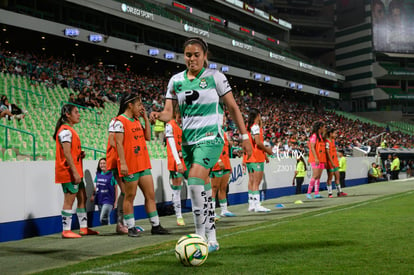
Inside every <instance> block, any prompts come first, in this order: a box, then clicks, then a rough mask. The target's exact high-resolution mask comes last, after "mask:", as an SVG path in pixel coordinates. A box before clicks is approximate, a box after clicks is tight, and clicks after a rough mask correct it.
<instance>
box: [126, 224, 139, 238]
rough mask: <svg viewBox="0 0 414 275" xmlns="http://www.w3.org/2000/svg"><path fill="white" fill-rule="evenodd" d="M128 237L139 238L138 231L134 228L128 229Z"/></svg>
mask: <svg viewBox="0 0 414 275" xmlns="http://www.w3.org/2000/svg"><path fill="white" fill-rule="evenodd" d="M128 237H141V234H139V232H138V230H137V229H136V228H135V226H134V227H132V228H128Z"/></svg>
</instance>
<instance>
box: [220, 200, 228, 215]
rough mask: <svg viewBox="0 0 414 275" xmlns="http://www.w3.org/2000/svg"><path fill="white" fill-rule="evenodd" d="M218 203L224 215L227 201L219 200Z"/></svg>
mask: <svg viewBox="0 0 414 275" xmlns="http://www.w3.org/2000/svg"><path fill="white" fill-rule="evenodd" d="M219 202H220V208H221V213H226V212H227V211H228V210H227V199H224V200H219Z"/></svg>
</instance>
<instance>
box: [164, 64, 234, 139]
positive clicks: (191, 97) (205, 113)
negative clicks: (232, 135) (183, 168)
mask: <svg viewBox="0 0 414 275" xmlns="http://www.w3.org/2000/svg"><path fill="white" fill-rule="evenodd" d="M230 91H231V87H230V84H229V82H228V81H227V78H226V76H225V75H224V74H222V73H221V72H219V71H217V70H211V69H204V68H203V69H202V70H201V72H200V73H199V74H198V75H197V77H196V78H195V79H193V80H188V78H187V70H185V71H183V72H181V73H178V74H175V75H174V76H173V77H172V78H171V79H170V81H169V83H168V88H167V94H166V98H167V99H173V100H177V101H178V105H179V107H180V113H181V118H182V129H183V145H192V144H197V143H199V142H205V141H212V140H215V139H216V138H219V139H220V140H223V130H222V125H223V102H222V100H221V97H222V96H224V95H225V94H227V93H228V92H230Z"/></svg>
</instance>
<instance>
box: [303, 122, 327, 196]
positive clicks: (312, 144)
mask: <svg viewBox="0 0 414 275" xmlns="http://www.w3.org/2000/svg"><path fill="white" fill-rule="evenodd" d="M325 130H326V126H325V124H324V123H323V122H321V121H317V122H315V123H314V124H313V127H312V133H311V137H310V140H309V159H308V162H309V163H310V164H311V167H312V178H311V180H310V182H309V186H308V193H307V194H306V198H308V199H312V195H311V193H312V189H313V187H315V196H314V198H315V199H320V198H323V197H322V196H321V195H320V194H319V183H320V178H321V175H322V171H323V169H325V163H326V150H325V146H326V144H325V140H324V138H323V136H324V133H325Z"/></svg>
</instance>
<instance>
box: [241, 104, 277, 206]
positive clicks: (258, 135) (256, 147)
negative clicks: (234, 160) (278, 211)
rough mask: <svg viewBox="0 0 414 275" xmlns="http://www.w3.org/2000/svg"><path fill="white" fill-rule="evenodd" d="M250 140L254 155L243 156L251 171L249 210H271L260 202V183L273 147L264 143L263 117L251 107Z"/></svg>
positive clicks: (249, 119)
mask: <svg viewBox="0 0 414 275" xmlns="http://www.w3.org/2000/svg"><path fill="white" fill-rule="evenodd" d="M247 129H248V130H249V131H250V132H249V138H250V142H251V143H252V144H253V156H252V157H251V158H250V159H247V158H246V157H245V156H244V157H243V162H244V163H245V164H246V167H247V171H248V172H249V183H248V192H249V211H254V212H270V209H269V208H266V207H263V206H262V205H261V204H260V193H259V185H260V183H261V181H262V179H263V173H264V162H265V161H268V160H267V157H266V154H268V155H272V154H273V152H272V148H270V147H266V146H264V145H263V129H262V118H261V115H260V112H259V110H258V109H256V108H251V109H250V112H249V117H248V121H247Z"/></svg>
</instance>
